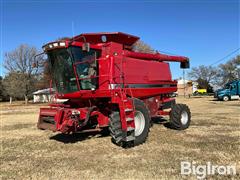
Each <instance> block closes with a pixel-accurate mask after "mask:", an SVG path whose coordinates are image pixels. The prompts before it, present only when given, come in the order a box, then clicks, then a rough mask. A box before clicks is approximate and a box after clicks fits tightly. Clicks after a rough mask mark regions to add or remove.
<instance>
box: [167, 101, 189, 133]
mask: <svg viewBox="0 0 240 180" xmlns="http://www.w3.org/2000/svg"><path fill="white" fill-rule="evenodd" d="M190 122H191V112H190V109H189V108H188V106H187V105H186V104H175V105H173V106H172V110H171V112H170V126H171V127H172V128H174V129H177V130H184V129H187V128H188V127H189V125H190Z"/></svg>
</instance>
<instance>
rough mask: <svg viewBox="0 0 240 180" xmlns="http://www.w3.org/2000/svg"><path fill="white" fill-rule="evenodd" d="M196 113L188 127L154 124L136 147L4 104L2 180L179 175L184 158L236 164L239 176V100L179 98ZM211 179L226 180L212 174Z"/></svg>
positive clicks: (31, 107)
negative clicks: (56, 126)
mask: <svg viewBox="0 0 240 180" xmlns="http://www.w3.org/2000/svg"><path fill="white" fill-rule="evenodd" d="M177 101H178V102H181V103H186V104H188V105H189V106H190V108H191V111H192V124H191V126H190V128H189V129H187V130H186V131H175V130H171V129H168V128H166V127H164V126H163V124H161V123H160V124H157V123H156V124H154V126H153V127H152V128H151V132H150V134H149V138H148V141H147V142H146V143H145V144H143V145H140V146H137V147H135V148H132V149H122V148H120V147H117V146H115V145H114V144H112V143H111V140H110V137H101V136H100V135H99V134H95V135H89V134H76V135H73V136H70V137H67V136H64V135H61V134H58V133H52V132H49V131H40V130H38V129H37V128H36V122H37V118H38V111H39V110H38V109H39V107H40V105H28V106H24V105H22V103H17V104H15V105H12V106H9V105H8V104H7V103H2V104H1V105H2V107H1V112H2V113H1V137H0V138H1V145H2V148H1V157H0V158H1V165H0V174H1V177H2V179H9V178H16V179H26V178H28V179H73V178H75V179H180V178H191V179H195V178H196V177H195V176H190V177H189V176H187V177H186V176H185V177H183V176H181V175H180V162H181V161H183V160H187V161H195V162H197V163H198V164H206V162H207V161H211V163H212V164H220V165H231V164H237V172H238V174H237V176H235V177H232V178H235V179H237V178H239V172H240V170H239V166H240V162H239V145H240V142H239V140H240V102H239V101H232V102H218V101H212V98H206V97H205V98H191V99H183V98H178V99H177ZM209 178H214V179H216V178H217V179H219V178H220V179H221V178H222V179H225V178H226V177H220V176H213V177H209Z"/></svg>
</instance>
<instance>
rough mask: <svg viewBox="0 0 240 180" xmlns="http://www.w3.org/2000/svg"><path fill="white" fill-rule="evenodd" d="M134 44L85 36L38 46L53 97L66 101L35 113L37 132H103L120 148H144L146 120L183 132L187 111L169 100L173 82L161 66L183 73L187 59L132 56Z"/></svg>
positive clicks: (129, 39) (126, 38) (118, 37)
mask: <svg viewBox="0 0 240 180" xmlns="http://www.w3.org/2000/svg"><path fill="white" fill-rule="evenodd" d="M138 39H139V38H138V37H136V36H133V35H129V34H125V33H120V32H116V33H87V34H81V35H79V36H75V37H73V38H72V39H67V40H64V41H57V42H51V43H48V44H46V45H44V46H43V50H44V52H45V53H46V54H47V55H48V61H49V64H50V68H51V73H52V80H53V84H54V86H55V88H56V91H57V93H56V98H59V99H68V101H66V102H64V103H62V104H59V103H58V104H57V103H56V104H50V107H49V108H41V109H40V115H39V120H38V128H39V129H50V130H52V131H60V132H62V133H67V134H69V133H75V132H85V131H106V129H108V130H109V132H110V135H111V137H112V141H113V142H114V143H115V144H117V145H119V146H122V147H133V146H136V145H139V144H141V143H144V142H145V141H146V139H147V137H148V133H149V128H150V126H151V118H152V117H156V116H163V115H169V116H170V122H169V123H170V125H171V126H172V127H173V128H175V129H178V130H184V129H186V128H188V126H189V123H190V118H191V114H190V110H189V108H188V107H187V106H186V105H184V104H176V103H175V99H173V98H171V95H172V94H173V93H174V92H176V91H177V82H176V81H173V80H172V77H171V72H170V68H169V64H168V63H167V62H169V61H174V62H180V66H181V68H189V60H188V58H186V57H182V56H168V55H164V54H159V53H156V54H147V53H139V52H134V51H132V46H133V44H134V43H135V42H136V41H138Z"/></svg>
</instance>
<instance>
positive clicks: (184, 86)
mask: <svg viewBox="0 0 240 180" xmlns="http://www.w3.org/2000/svg"><path fill="white" fill-rule="evenodd" d="M185 84H186V83H185V69H183V95H184V98H185V97H186V85H185Z"/></svg>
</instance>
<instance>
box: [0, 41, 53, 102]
mask: <svg viewBox="0 0 240 180" xmlns="http://www.w3.org/2000/svg"><path fill="white" fill-rule="evenodd" d="M37 54H39V51H38V50H37V48H36V47H34V46H29V45H27V44H22V45H20V46H19V47H17V48H16V49H15V50H13V51H11V52H7V53H5V54H4V62H3V67H4V68H5V70H6V72H7V73H6V75H5V76H4V77H0V99H1V100H3V101H4V100H10V103H11V101H12V100H13V99H25V102H26V103H27V102H28V99H29V98H31V97H32V93H33V92H34V91H35V90H37V89H40V88H41V89H42V88H46V87H48V84H49V83H48V80H49V78H46V77H45V74H46V73H44V72H45V69H46V68H45V67H44V59H43V56H37V57H35V56H36V55H37ZM35 62H38V64H39V65H38V66H37V67H33V64H34V63H35Z"/></svg>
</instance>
